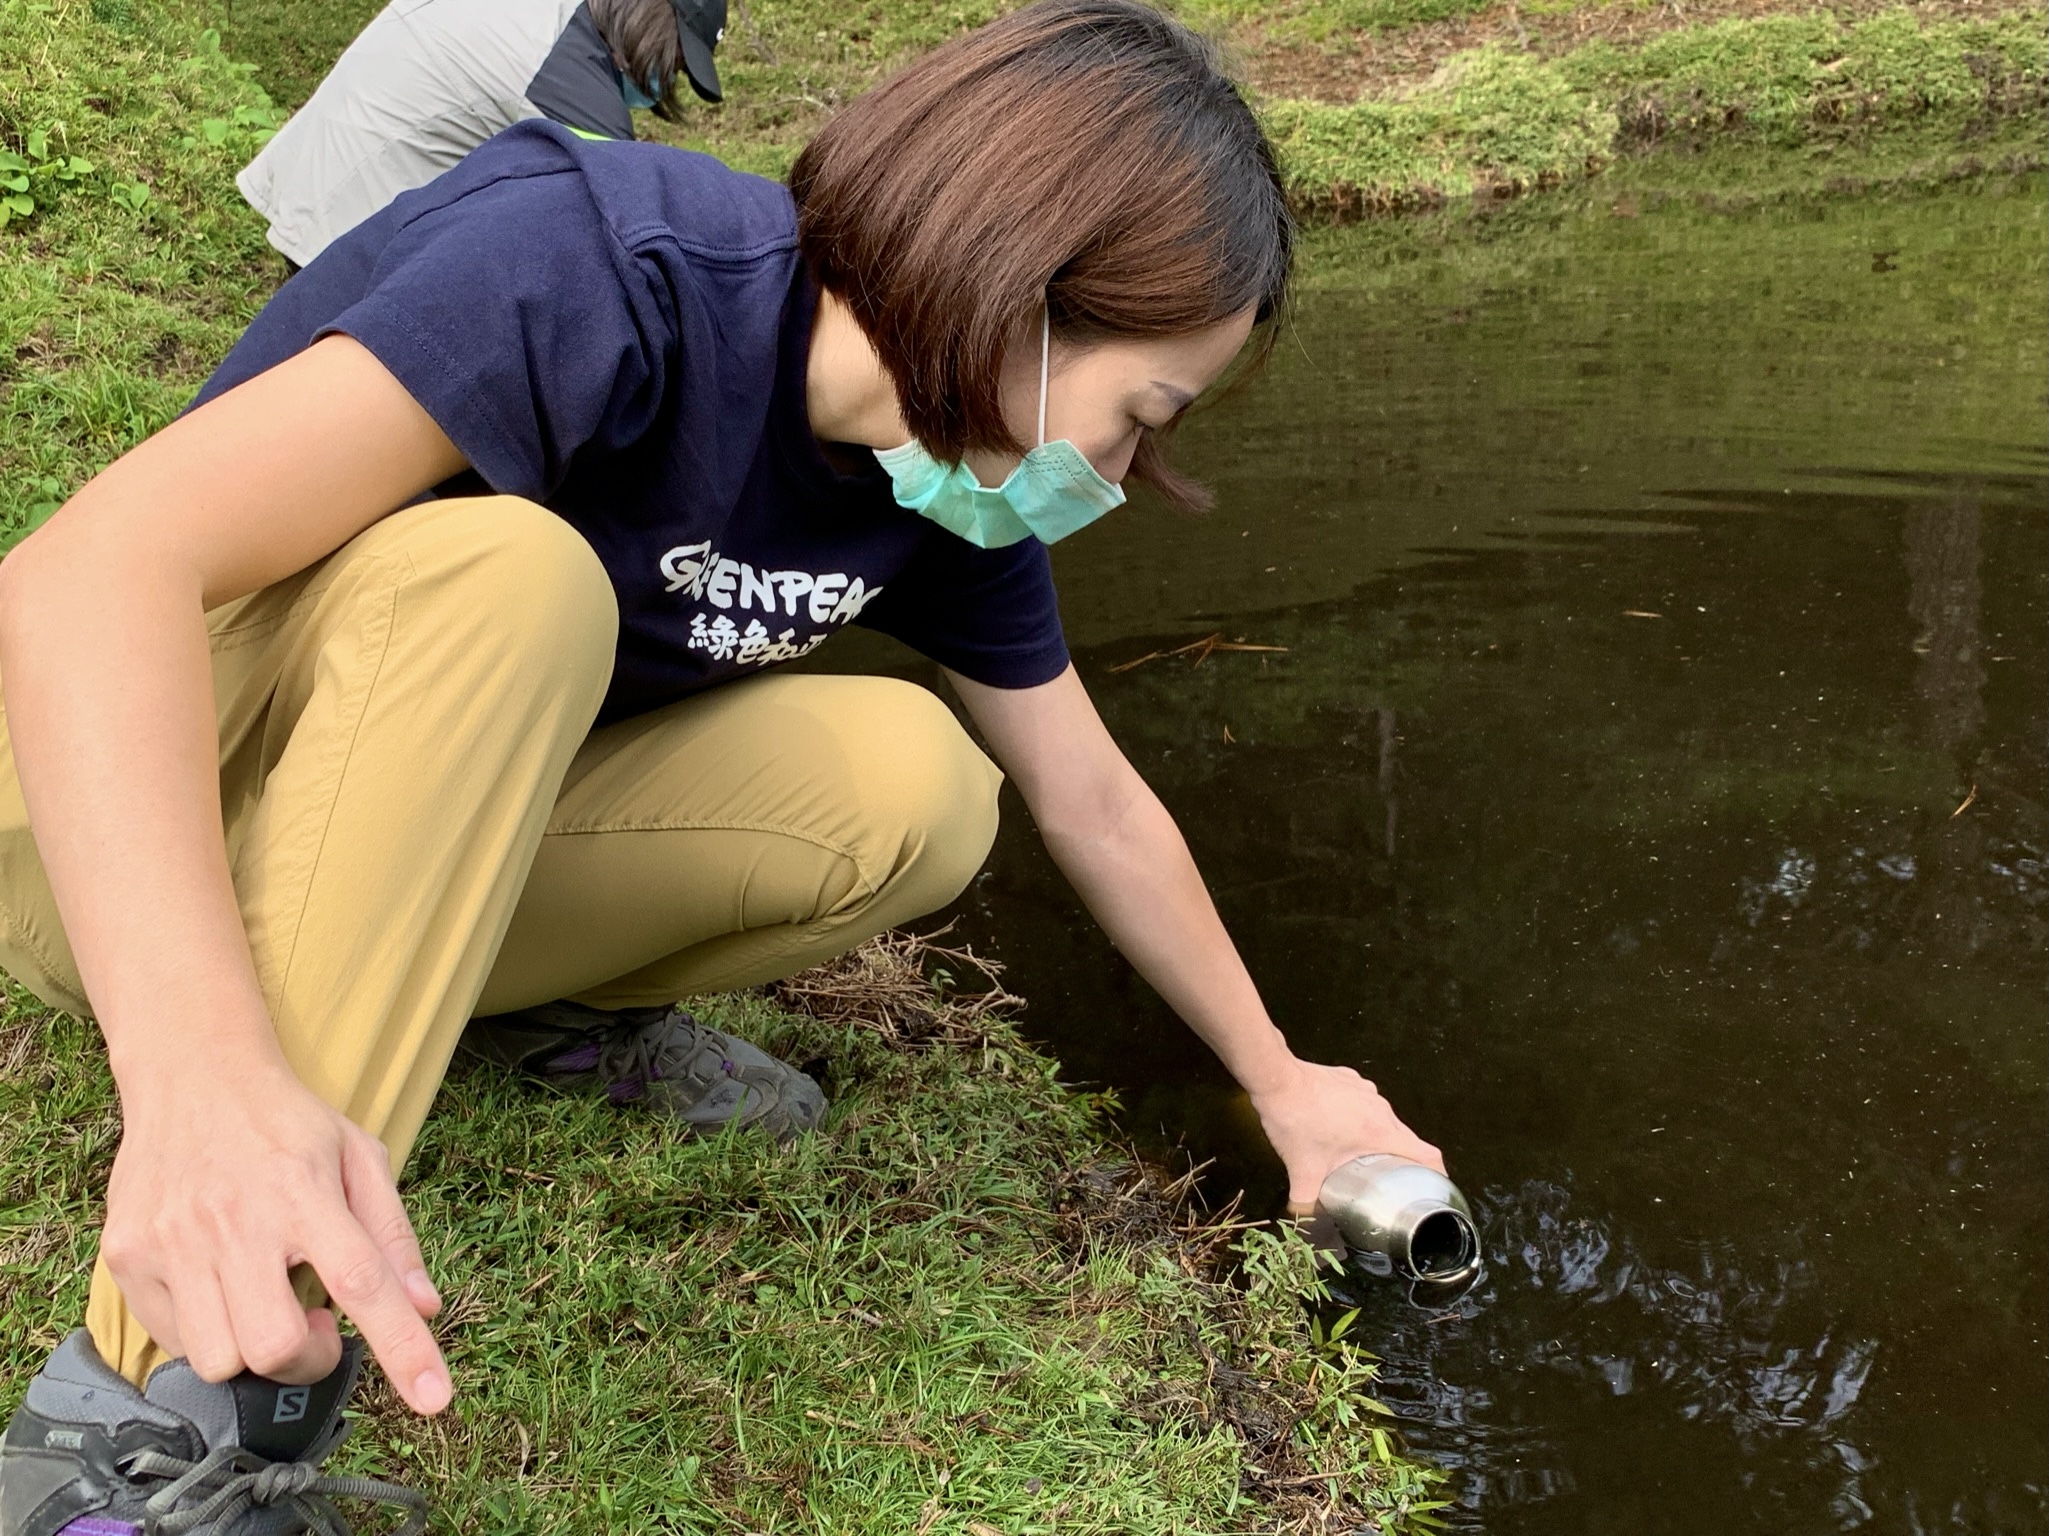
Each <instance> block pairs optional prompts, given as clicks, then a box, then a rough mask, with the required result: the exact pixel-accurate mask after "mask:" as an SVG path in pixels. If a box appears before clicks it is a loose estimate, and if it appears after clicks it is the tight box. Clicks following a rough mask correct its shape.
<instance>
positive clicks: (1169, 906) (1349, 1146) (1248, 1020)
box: [948, 667, 1444, 1205]
mask: <svg viewBox="0 0 2049 1536" xmlns="http://www.w3.org/2000/svg"><path fill="white" fill-rule="evenodd" d="M948 676H949V678H951V680H952V682H953V685H954V687H955V688H956V689H957V690H958V691H959V693H960V696H961V698H962V699H963V701H965V703H966V704H967V706H968V712H969V713H970V714H971V715H973V716H974V719H975V723H976V725H978V726H980V727H981V730H982V734H983V735H984V736H985V737H986V738H987V739H988V742H989V745H990V748H991V750H993V751H994V753H995V755H996V760H997V761H998V762H999V763H1001V764H1002V765H1003V769H1004V771H1005V772H1006V773H1008V774H1009V775H1010V777H1011V779H1012V781H1013V782H1015V783H1016V785H1017V787H1018V789H1019V791H1020V792H1021V793H1022V794H1023V795H1024V799H1025V804H1026V805H1027V806H1029V807H1030V808H1031V813H1032V819H1033V820H1034V821H1035V822H1037V823H1038V827H1039V832H1040V834H1041V835H1042V836H1043V837H1044V838H1045V839H1046V847H1047V850H1048V851H1049V852H1050V853H1051V854H1052V855H1053V859H1054V862H1055V863H1057V864H1058V865H1059V866H1060V869H1061V872H1062V873H1064V874H1065V875H1066V876H1067V878H1068V879H1069V880H1070V881H1072V882H1073V884H1074V888H1075V890H1076V891H1077V892H1079V893H1080V895H1081V899H1082V900H1083V901H1084V902H1086V903H1087V904H1088V908H1089V910H1090V911H1091V912H1092V913H1094V914H1095V917H1096V920H1097V921H1098V922H1100V923H1101V924H1102V925H1103V931H1104V932H1105V933H1107V934H1108V935H1109V936H1110V940H1111V942H1112V943H1114V944H1115V945H1116V946H1117V948H1118V949H1119V950H1121V951H1122V952H1123V954H1124V957H1125V958H1126V959H1127V960H1129V961H1130V962H1131V963H1132V965H1133V966H1135V967H1136V968H1137V970H1138V973H1139V974H1140V975H1141V976H1143V977H1144V978H1145V979H1146V980H1147V981H1148V982H1150V983H1151V984H1152V986H1153V988H1154V990H1155V991H1157V992H1158V993H1159V994H1160V996H1161V997H1163V998H1165V999H1166V1001H1167V1003H1168V1006H1170V1007H1171V1008H1173V1010H1174V1011H1175V1012H1176V1013H1177V1014H1179V1015H1180V1016H1181V1017H1182V1019H1184V1020H1185V1021H1186V1022H1187V1024H1188V1025H1189V1027H1190V1028H1192V1029H1193V1030H1194V1031H1195V1032H1196V1033H1197V1034H1198V1035H1200V1036H1201V1037H1202V1038H1203V1039H1204V1040H1205V1041H1206V1042H1208V1044H1209V1046H1210V1048H1211V1049H1212V1050H1214V1051H1215V1052H1216V1053H1217V1055H1218V1057H1220V1058H1221V1059H1222V1061H1223V1063H1224V1065H1225V1066H1226V1067H1227V1068H1229V1069H1230V1072H1231V1075H1232V1076H1233V1077H1235V1078H1236V1079H1237V1080H1238V1082H1239V1083H1240V1084H1241V1085H1242V1086H1243V1087H1244V1088H1245V1090H1246V1092H1247V1093H1249V1094H1250V1095H1251V1096H1252V1103H1253V1107H1254V1108H1255V1109H1257V1110H1258V1111H1259V1119H1260V1124H1261V1125H1262V1126H1263V1127H1264V1128H1265V1130H1266V1135H1267V1139H1268V1140H1269V1141H1271V1142H1272V1143H1273V1146H1274V1150H1275V1151H1276V1152H1278V1153H1279V1154H1280V1156H1281V1160H1282V1161H1283V1162H1284V1163H1286V1165H1287V1169H1288V1198H1289V1200H1290V1202H1291V1203H1294V1204H1298V1205H1306V1204H1308V1203H1310V1202H1312V1201H1314V1200H1315V1199H1316V1196H1317V1193H1318V1191H1319V1190H1320V1189H1321V1188H1322V1185H1323V1180H1324V1176H1325V1175H1326V1174H1327V1173H1329V1172H1330V1170H1331V1169H1333V1168H1335V1167H1336V1166H1337V1165H1338V1164H1339V1163H1341V1162H1344V1161H1345V1160H1346V1159H1348V1158H1352V1157H1357V1156H1359V1155H1361V1154H1362V1153H1366V1152H1397V1153H1400V1154H1401V1155H1403V1156H1404V1157H1412V1158H1415V1159H1416V1160H1417V1161H1419V1162H1426V1163H1429V1164H1430V1165H1431V1166H1432V1167H1435V1168H1438V1169H1440V1170H1441V1169H1442V1168H1443V1166H1444V1162H1443V1159H1442V1158H1441V1157H1440V1156H1439V1155H1438V1151H1437V1149H1436V1148H1435V1147H1433V1146H1431V1145H1430V1144H1429V1143H1428V1142H1426V1141H1424V1140H1422V1139H1421V1138H1420V1137H1418V1136H1417V1135H1416V1134H1415V1132H1413V1131H1411V1130H1410V1129H1409V1128H1408V1127H1407V1126H1406V1125H1404V1124H1402V1122H1401V1121H1400V1120H1399V1119H1397V1118H1396V1116H1395V1113H1394V1110H1393V1108H1392V1107H1391V1106H1390V1105H1389V1104H1388V1102H1387V1100H1386V1099H1384V1098H1382V1097H1381V1096H1380V1094H1379V1092H1378V1091H1377V1090H1376V1089H1375V1088H1374V1086H1373V1084H1371V1083H1369V1082H1367V1081H1366V1080H1365V1079H1364V1078H1362V1077H1361V1076H1360V1075H1359V1074H1358V1073H1357V1072H1354V1071H1353V1070H1352V1069H1351V1068H1350V1067H1328V1066H1321V1065H1319V1064H1317V1063H1315V1062H1307V1061H1303V1060H1301V1059H1300V1058H1299V1057H1297V1056H1296V1055H1295V1053H1294V1052H1293V1051H1291V1050H1290V1049H1289V1048H1288V1043H1287V1041H1286V1040H1285V1039H1284V1038H1283V1037H1282V1035H1281V1032H1280V1030H1279V1029H1277V1028H1275V1026H1274V1022H1273V1020H1272V1019H1270V1018H1268V1017H1267V1012H1266V1006H1265V1004H1263V1003H1262V1002H1261V1001H1260V1000H1259V992H1258V990H1257V989H1256V988H1255V987H1254V986H1253V984H1252V978H1251V976H1250V975H1249V974H1247V972H1246V970H1245V965H1244V962H1243V961H1241V960H1240V959H1239V958H1238V951H1237V949H1236V947H1235V946H1233V945H1232V943H1231V938H1230V935H1229V934H1227V933H1226V932H1225V931H1224V925H1223V922H1222V920H1221V919H1220V918H1218V916H1217V909H1216V906H1215V905H1214V903H1212V902H1211V900H1210V897H1209V891H1208V890H1207V888H1205V887H1204V885H1203V883H1202V876H1201V875H1200V874H1199V873H1198V872H1197V870H1196V867H1195V861H1194V859H1193V858H1191V857H1190V856H1189V852H1188V845H1187V843H1186V842H1184V841H1183V840H1182V837H1181V831H1180V829H1179V828H1178V827H1176V826H1175V825H1174V819H1173V817H1172V816H1170V815H1169V814H1168V813H1167V808H1166V807H1165V806H1163V805H1161V804H1160V801H1159V797H1158V796H1156V795H1155V794H1154V793H1153V792H1152V790H1151V789H1150V788H1149V787H1148V786H1147V785H1146V782H1145V781H1144V780H1143V779H1142V778H1140V777H1139V775H1138V770H1137V769H1135V768H1133V767H1132V766H1131V764H1130V763H1129V762H1128V761H1127V760H1126V759H1125V756H1124V754H1123V753H1122V752H1121V751H1119V750H1118V747H1117V744H1116V742H1114V741H1113V740H1111V738H1110V733H1109V731H1108V730H1107V729H1106V728H1105V727H1104V725H1103V721H1102V717H1101V716H1099V715H1098V714H1097V713H1096V707H1095V705H1094V704H1093V703H1091V702H1090V700H1089V696H1088V693H1087V690H1085V689H1084V688H1083V687H1082V685H1081V679H1080V678H1079V677H1077V676H1076V675H1075V671H1074V669H1073V668H1072V667H1069V668H1068V669H1067V671H1065V672H1064V673H1062V674H1061V675H1060V676H1059V677H1057V678H1055V679H1054V680H1053V681H1052V682H1050V683H1047V684H1045V685H1043V686H1042V687H1038V688H1020V689H1004V688H991V687H987V686H986V685H984V684H980V683H975V682H971V681H969V680H968V679H966V678H963V677H960V676H957V675H955V674H953V673H949V674H948Z"/></svg>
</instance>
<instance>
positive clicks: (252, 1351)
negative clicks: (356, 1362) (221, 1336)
mask: <svg viewBox="0 0 2049 1536" xmlns="http://www.w3.org/2000/svg"><path fill="white" fill-rule="evenodd" d="M221 1294H222V1296H223V1297H224V1298H225V1299H226V1301H227V1306H228V1314H229V1316H231V1317H232V1318H233V1319H234V1322H235V1340H236V1343H237V1345H238V1346H239V1348H240V1351H241V1355H242V1363H243V1364H244V1365H246V1366H247V1367H248V1368H249V1369H250V1370H252V1371H254V1372H255V1373H256V1374H257V1375H259V1376H267V1377H269V1378H270V1379H271V1380H272V1381H283V1382H290V1383H293V1384H296V1385H305V1384H309V1383H312V1382H316V1381H319V1380H321V1379H322V1378H323V1377H325V1376H327V1375H328V1374H329V1373H330V1372H332V1371H333V1370H334V1368H335V1367H336V1366H337V1365H339V1364H340V1363H341V1339H340V1337H339V1336H338V1335H333V1334H328V1333H323V1334H318V1335H316V1334H315V1333H314V1332H313V1330H312V1329H311V1328H310V1327H309V1326H308V1324H307V1318H306V1308H305V1306H304V1305H303V1304H302V1303H301V1302H300V1300H299V1298H298V1296H297V1295H296V1294H294V1292H293V1290H292V1279H291V1273H290V1270H289V1269H288V1267H287V1266H286V1263H285V1257H284V1255H283V1254H281V1253H278V1252H276V1251H274V1250H265V1249H262V1248H256V1249H245V1250H241V1251H239V1252H237V1253H234V1254H232V1255H231V1256H230V1257H229V1258H228V1259H227V1261H226V1262H225V1263H224V1264H222V1266H221Z"/></svg>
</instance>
